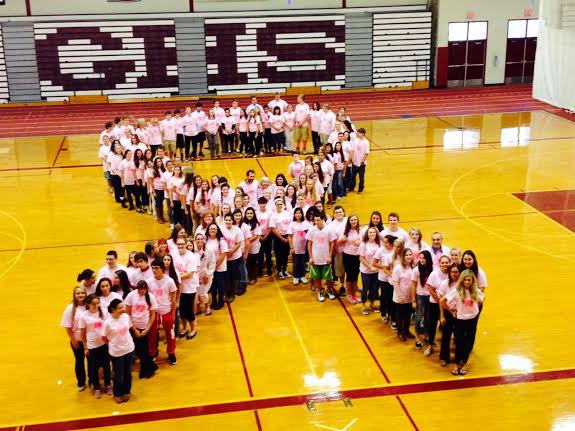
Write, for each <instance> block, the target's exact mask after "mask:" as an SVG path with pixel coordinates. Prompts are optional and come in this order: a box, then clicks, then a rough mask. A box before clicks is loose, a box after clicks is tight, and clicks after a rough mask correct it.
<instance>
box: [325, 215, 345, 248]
mask: <svg viewBox="0 0 575 431" xmlns="http://www.w3.org/2000/svg"><path fill="white" fill-rule="evenodd" d="M346 223H347V217H344V218H343V219H342V220H341V221H337V220H336V219H333V220H332V221H330V222H329V225H328V227H329V228H330V229H331V230H333V232H334V233H335V239H336V240H338V239H339V237H340V236H341V235H342V234H343V231H344V230H345V225H346ZM343 247H344V244H338V243H337V242H336V243H335V244H334V245H333V251H334V253H335V254H340V253H343Z"/></svg>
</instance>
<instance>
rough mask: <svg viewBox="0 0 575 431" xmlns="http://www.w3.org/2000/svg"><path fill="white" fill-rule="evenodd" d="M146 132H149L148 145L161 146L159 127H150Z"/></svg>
mask: <svg viewBox="0 0 575 431" xmlns="http://www.w3.org/2000/svg"><path fill="white" fill-rule="evenodd" d="M148 131H149V132H150V145H154V146H158V145H162V131H161V129H160V126H159V125H158V126H152V125H150V126H149V127H148Z"/></svg>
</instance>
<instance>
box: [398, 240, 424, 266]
mask: <svg viewBox="0 0 575 431" xmlns="http://www.w3.org/2000/svg"><path fill="white" fill-rule="evenodd" d="M392 235H393V234H392ZM405 248H408V249H410V250H411V251H412V252H413V259H414V260H415V261H416V262H419V254H420V253H421V252H422V251H423V250H425V249H426V248H427V244H426V243H425V242H424V241H421V245H419V244H418V243H416V242H413V241H412V240H411V238H409V239H408V240H407V241H405Z"/></svg>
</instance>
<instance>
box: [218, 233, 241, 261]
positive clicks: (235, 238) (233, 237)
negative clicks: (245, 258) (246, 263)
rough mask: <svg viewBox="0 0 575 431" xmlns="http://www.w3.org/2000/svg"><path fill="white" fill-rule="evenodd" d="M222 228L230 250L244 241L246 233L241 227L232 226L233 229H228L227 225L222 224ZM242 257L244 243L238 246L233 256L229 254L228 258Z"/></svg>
mask: <svg viewBox="0 0 575 431" xmlns="http://www.w3.org/2000/svg"><path fill="white" fill-rule="evenodd" d="M220 230H221V231H222V234H223V235H224V239H225V240H226V243H227V244H228V250H231V249H232V248H234V247H235V246H236V244H237V243H240V244H243V243H244V234H243V233H242V231H241V229H240V228H239V227H237V226H232V228H231V229H228V228H227V227H225V226H220ZM240 257H242V245H240V247H238V249H237V250H236V251H235V252H234V253H233V254H232V255H231V256H228V260H236V259H239V258H240Z"/></svg>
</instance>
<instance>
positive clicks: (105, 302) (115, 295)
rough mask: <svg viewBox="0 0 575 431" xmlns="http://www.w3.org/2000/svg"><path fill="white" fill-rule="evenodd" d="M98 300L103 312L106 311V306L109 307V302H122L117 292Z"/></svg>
mask: <svg viewBox="0 0 575 431" xmlns="http://www.w3.org/2000/svg"><path fill="white" fill-rule="evenodd" d="M99 298H100V307H102V309H103V310H107V309H108V305H110V302H112V301H113V300H114V299H119V300H120V301H121V300H122V296H121V295H120V294H119V293H117V292H110V294H109V295H108V296H99Z"/></svg>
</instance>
